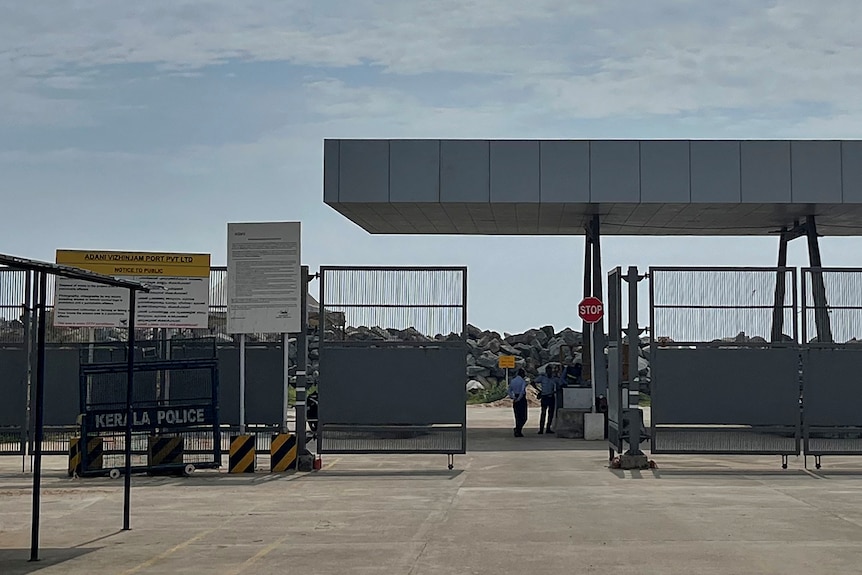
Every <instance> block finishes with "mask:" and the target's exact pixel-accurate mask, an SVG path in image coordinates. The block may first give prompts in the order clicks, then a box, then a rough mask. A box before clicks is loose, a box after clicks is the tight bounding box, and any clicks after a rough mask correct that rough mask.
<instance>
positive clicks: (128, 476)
mask: <svg viewBox="0 0 862 575" xmlns="http://www.w3.org/2000/svg"><path fill="white" fill-rule="evenodd" d="M136 295H137V293H136V292H135V290H133V289H130V290H129V337H128V340H129V341H128V343H129V351H128V352H127V354H126V450H125V451H126V473H125V484H124V486H123V531H128V530H129V529H131V527H130V525H129V514H130V512H131V509H132V418H133V414H132V399H133V397H134V395H133V388H134V381H135V296H136Z"/></svg>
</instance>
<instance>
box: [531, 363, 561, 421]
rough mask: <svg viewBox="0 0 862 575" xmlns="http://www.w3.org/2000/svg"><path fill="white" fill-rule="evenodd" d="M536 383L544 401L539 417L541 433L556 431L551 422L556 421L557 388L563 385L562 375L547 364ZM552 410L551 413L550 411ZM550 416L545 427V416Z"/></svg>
mask: <svg viewBox="0 0 862 575" xmlns="http://www.w3.org/2000/svg"><path fill="white" fill-rule="evenodd" d="M536 383H538V384H539V395H540V397H541V401H542V415H541V416H540V417H539V435H542V434H543V433H545V432H546V431H547V433H554V432H553V431H551V424H553V423H554V412H555V411H556V409H557V390H558V389H560V387H561V382H560V377H559V376H558V375H556V374H554V369H553V368H552V367H551V366H550V365H547V366H545V373H544V375H540V376H539V377H537V378H536ZM549 411H550V413H548V412H549ZM546 415H547V418H548V427H547V428H545V416H546Z"/></svg>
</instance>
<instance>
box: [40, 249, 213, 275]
mask: <svg viewBox="0 0 862 575" xmlns="http://www.w3.org/2000/svg"><path fill="white" fill-rule="evenodd" d="M57 263H58V264H60V265H65V266H72V267H76V268H81V269H84V270H88V271H91V272H96V273H101V274H104V275H107V276H165V277H176V278H208V277H209V275H210V255H209V254H175V253H166V252H104V251H86V250H57Z"/></svg>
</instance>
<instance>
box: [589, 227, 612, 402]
mask: <svg viewBox="0 0 862 575" xmlns="http://www.w3.org/2000/svg"><path fill="white" fill-rule="evenodd" d="M601 234H602V232H601V224H600V221H599V215H598V214H595V215H593V223H592V235H593V293H592V294H590V295H592V296H594V297H597V298H598V299H602V282H603V280H604V278H602V235H601ZM605 343H606V342H605V320H604V316H602V317H601V318H599V321H597V322H596V323H595V325H594V326H593V344H592V350H591V351H592V353H593V363H595V364H596V369H595V371H594V372H593V373H595V376H596V379H595V383H594V384H593V386H594V391H598V392H599V393H602V394H604V393H607V389H608V364H607V361H605Z"/></svg>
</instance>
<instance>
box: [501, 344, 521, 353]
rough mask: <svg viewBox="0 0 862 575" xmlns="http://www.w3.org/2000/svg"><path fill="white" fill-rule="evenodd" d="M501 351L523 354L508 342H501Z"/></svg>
mask: <svg viewBox="0 0 862 575" xmlns="http://www.w3.org/2000/svg"><path fill="white" fill-rule="evenodd" d="M500 351H501V352H503V353H505V354H506V355H521V353H520V352H519V351H518V350H517V349H515V348H514V347H512V346H511V345H509V344H508V343H506V342H503V343H501V344H500Z"/></svg>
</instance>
